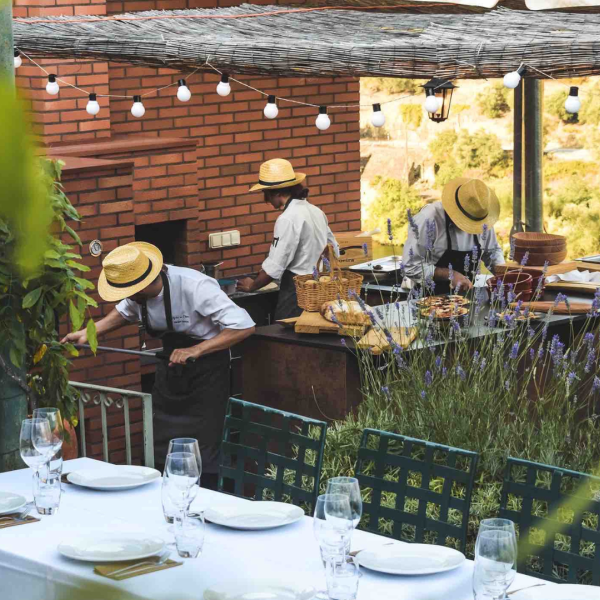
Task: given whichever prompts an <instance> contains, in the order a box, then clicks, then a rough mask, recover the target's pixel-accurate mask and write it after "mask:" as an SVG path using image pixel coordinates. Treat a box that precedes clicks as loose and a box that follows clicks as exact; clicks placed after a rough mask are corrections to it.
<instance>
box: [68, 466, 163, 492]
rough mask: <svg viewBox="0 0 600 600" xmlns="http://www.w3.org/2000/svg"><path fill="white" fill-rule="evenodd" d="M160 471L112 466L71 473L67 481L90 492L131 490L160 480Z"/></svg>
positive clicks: (147, 468)
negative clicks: (90, 490) (88, 489)
mask: <svg viewBox="0 0 600 600" xmlns="http://www.w3.org/2000/svg"><path fill="white" fill-rule="evenodd" d="M160 476H161V475H160V471H157V470H156V469H150V468H149V467H136V466H131V465H123V466H119V465H113V466H111V467H110V468H108V469H105V468H102V469H84V470H81V471H72V472H71V473H69V474H68V475H67V479H68V480H69V481H70V482H71V483H74V484H75V485H80V486H82V487H86V488H90V489H92V490H131V489H133V488H136V487H139V486H140V485H146V484H147V483H150V482H152V481H155V480H156V479H160Z"/></svg>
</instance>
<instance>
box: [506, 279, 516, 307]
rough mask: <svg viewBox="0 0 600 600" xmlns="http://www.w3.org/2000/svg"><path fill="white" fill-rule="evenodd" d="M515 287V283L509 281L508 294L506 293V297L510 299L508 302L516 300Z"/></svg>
mask: <svg viewBox="0 0 600 600" xmlns="http://www.w3.org/2000/svg"><path fill="white" fill-rule="evenodd" d="M513 289H514V286H513V284H512V283H509V284H508V294H506V299H507V300H508V302H509V303H510V302H514V301H515V298H516V296H515V293H514V291H513Z"/></svg>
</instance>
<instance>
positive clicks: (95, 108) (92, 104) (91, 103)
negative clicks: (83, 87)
mask: <svg viewBox="0 0 600 600" xmlns="http://www.w3.org/2000/svg"><path fill="white" fill-rule="evenodd" d="M85 110H86V112H87V113H88V114H89V115H92V116H94V115H97V114H98V113H99V112H100V105H99V104H98V101H97V100H96V94H93V93H92V94H90V99H89V100H88V103H87V105H86V107H85Z"/></svg>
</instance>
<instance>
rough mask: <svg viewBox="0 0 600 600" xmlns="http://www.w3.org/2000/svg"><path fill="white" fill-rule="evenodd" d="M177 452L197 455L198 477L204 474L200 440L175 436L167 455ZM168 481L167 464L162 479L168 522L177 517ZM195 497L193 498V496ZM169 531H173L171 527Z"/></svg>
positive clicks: (165, 512) (165, 513)
mask: <svg viewBox="0 0 600 600" xmlns="http://www.w3.org/2000/svg"><path fill="white" fill-rule="evenodd" d="M175 452H189V453H191V454H193V455H194V456H195V457H196V463H197V465H198V477H201V476H202V457H201V455H200V446H199V445H198V440H196V439H194V438H175V439H172V440H171V441H170V442H169V448H168V451H167V456H168V455H169V454H174V453H175ZM168 483H169V478H168V477H167V472H166V466H165V473H164V477H163V481H162V489H161V495H162V505H163V514H164V517H165V521H166V522H167V523H170V524H171V523H173V519H174V517H175V513H176V508H175V506H173V502H172V500H171V497H170V496H169V491H168ZM197 487H198V488H199V487H200V479H198V485H197ZM197 493H198V489H196V491H195V492H194V497H195V496H196V494H197ZM192 499H193V498H192ZM169 531H171V530H170V529H169Z"/></svg>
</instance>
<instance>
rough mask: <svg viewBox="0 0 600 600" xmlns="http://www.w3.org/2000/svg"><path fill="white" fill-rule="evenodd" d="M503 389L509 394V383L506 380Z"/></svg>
mask: <svg viewBox="0 0 600 600" xmlns="http://www.w3.org/2000/svg"><path fill="white" fill-rule="evenodd" d="M504 389H505V390H506V391H507V392H509V391H510V381H509V380H508V379H507V380H506V381H505V382H504Z"/></svg>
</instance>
